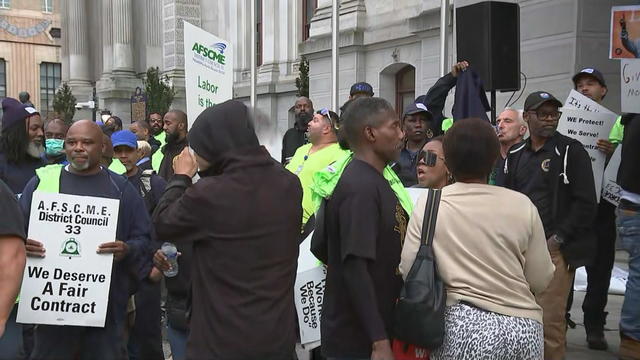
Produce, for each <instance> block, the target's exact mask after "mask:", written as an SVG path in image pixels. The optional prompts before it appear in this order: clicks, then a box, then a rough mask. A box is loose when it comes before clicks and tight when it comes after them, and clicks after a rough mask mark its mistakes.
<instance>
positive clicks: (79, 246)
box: [18, 120, 151, 359]
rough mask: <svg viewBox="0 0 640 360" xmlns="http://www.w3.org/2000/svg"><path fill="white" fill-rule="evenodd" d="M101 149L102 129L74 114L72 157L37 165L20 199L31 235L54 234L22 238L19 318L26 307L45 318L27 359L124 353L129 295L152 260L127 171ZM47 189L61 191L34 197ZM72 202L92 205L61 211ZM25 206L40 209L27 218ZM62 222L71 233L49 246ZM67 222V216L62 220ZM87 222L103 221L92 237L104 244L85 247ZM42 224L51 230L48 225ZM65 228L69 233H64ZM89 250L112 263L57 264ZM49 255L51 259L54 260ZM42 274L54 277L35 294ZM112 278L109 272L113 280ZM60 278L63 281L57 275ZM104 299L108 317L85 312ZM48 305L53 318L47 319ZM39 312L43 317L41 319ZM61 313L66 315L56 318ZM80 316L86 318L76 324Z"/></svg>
mask: <svg viewBox="0 0 640 360" xmlns="http://www.w3.org/2000/svg"><path fill="white" fill-rule="evenodd" d="M102 151H103V137H102V132H101V130H100V128H99V127H98V125H96V124H95V123H93V122H91V121H89V120H81V121H78V122H76V123H75V124H73V125H72V126H71V127H70V128H69V132H68V133H67V137H66V139H65V152H66V154H67V159H68V160H69V165H67V166H65V167H62V166H61V165H50V166H47V167H45V168H42V169H40V170H39V171H38V172H37V173H36V174H37V175H36V176H35V177H34V178H33V179H31V181H29V183H28V184H27V186H26V187H25V190H24V192H23V195H22V197H21V199H20V205H21V207H22V211H23V213H24V215H25V219H26V222H27V227H28V228H29V234H30V235H29V236H30V237H31V234H33V233H36V232H37V233H40V234H43V233H51V238H47V237H46V236H43V238H37V239H28V240H27V255H28V256H29V257H31V259H30V261H29V262H28V266H27V267H28V268H30V269H29V270H28V271H25V276H24V278H25V279H24V282H23V286H22V292H21V294H22V295H21V304H20V306H21V307H20V309H19V311H18V321H20V319H21V318H20V316H21V315H23V319H26V320H24V321H28V322H40V323H41V324H42V325H40V326H38V328H37V329H36V332H35V338H36V341H35V348H34V351H33V354H32V359H126V349H125V343H124V337H123V331H124V328H125V326H124V321H125V316H126V309H127V300H128V298H129V296H130V295H131V294H132V293H133V292H135V288H136V286H137V283H138V282H139V281H140V280H141V279H142V278H144V277H145V276H146V275H147V274H148V273H149V270H150V268H151V250H150V244H149V241H150V240H149V230H150V222H149V217H148V215H147V212H146V210H145V208H144V203H143V201H142V198H141V197H140V195H138V193H137V192H136V190H135V189H134V188H133V186H132V185H131V184H130V183H129V182H127V180H126V179H125V178H124V177H122V176H119V175H116V174H115V173H113V172H111V171H109V170H107V169H105V168H103V167H102V166H101V165H100V158H101V156H102ZM34 192H35V193H34ZM65 194H68V195H65ZM69 195H79V196H69ZM52 196H54V197H56V196H57V197H59V199H60V201H49V202H48V203H47V202H45V201H42V200H41V201H38V202H36V201H35V199H36V198H38V199H47V198H51V197H52ZM32 199H33V200H34V201H33V204H32ZM118 200H119V202H118ZM72 202H76V204H75V205H78V204H80V203H81V202H84V203H87V204H89V205H85V206H82V207H80V206H78V207H76V206H75V205H74V206H73V209H74V210H75V211H74V213H73V214H71V212H70V211H65V210H69V209H65V208H66V207H69V206H71V205H69V206H65V205H67V204H69V203H72ZM32 206H33V208H32ZM96 208H97V209H98V210H96ZM80 209H86V210H80ZM112 210H113V211H112ZM30 214H39V216H38V217H37V218H30ZM115 214H117V224H116V221H114V220H116V219H115V217H116V216H114V215H115ZM97 215H99V216H97ZM71 219H73V220H71ZM43 220H46V221H49V222H48V223H45V222H43ZM61 223H62V226H64V227H63V229H66V230H69V232H67V231H66V230H65V231H64V232H65V237H69V239H68V240H67V241H65V242H64V243H63V246H62V247H61V248H57V246H55V245H51V246H49V245H48V244H52V242H53V239H56V238H59V237H60V235H61V234H59V233H57V230H58V228H60V226H61V225H60V224H61ZM67 223H70V224H69V225H64V224H67ZM90 225H101V226H104V231H102V230H100V232H98V233H96V235H95V236H94V237H99V236H105V237H106V238H105V239H104V242H102V243H101V244H100V242H97V243H96V245H95V246H96V248H95V250H94V248H93V247H92V246H91V247H90V248H89V246H90V245H89V242H90V240H92V239H88V238H87V237H86V236H84V237H83V233H85V232H86V233H88V232H89V231H90V230H91V226H90ZM116 226H117V232H116V235H115V238H109V235H108V234H109V230H111V233H113V232H115V228H116ZM43 227H45V228H44V230H43ZM47 228H50V229H52V230H50V231H48V232H45V231H47ZM69 233H70V234H71V235H66V234H69ZM40 236H42V235H40ZM76 238H77V239H78V240H76ZM93 240H95V239H93ZM84 241H86V242H84ZM98 244H99V245H98ZM85 247H87V248H85ZM94 251H95V252H97V253H98V254H102V255H100V256H99V257H97V258H96V261H97V260H100V261H102V262H105V258H102V256H107V258H106V260H107V262H106V263H107V264H109V266H107V267H111V266H110V262H111V260H109V258H110V257H111V255H112V256H113V267H111V271H108V272H107V274H106V275H105V274H104V273H102V274H100V271H101V270H104V269H96V268H89V267H87V268H86V269H85V268H82V269H80V271H78V272H68V271H63V270H62V268H65V266H67V268H68V267H69V266H70V265H68V264H71V263H72V261H76V263H78V260H75V259H79V258H81V257H87V258H89V257H91V256H92V255H91V253H92V252H94ZM94 256H95V255H94ZM46 258H48V259H46ZM61 258H62V260H61ZM44 260H48V262H47V261H44ZM54 262H55V266H51V265H53V264H54ZM29 264H33V266H29ZM38 264H40V265H42V266H37V265H38ZM47 265H49V266H47ZM105 266H106V265H105ZM39 278H45V279H51V280H52V281H48V282H47V283H46V285H45V286H44V288H43V289H39V290H38V291H39V292H37V293H36V294H35V295H32V293H33V287H34V286H37V284H39V283H40V282H41V279H39ZM109 278H111V279H112V280H113V281H111V283H110V285H109V281H110V279H109ZM60 279H63V280H68V281H67V282H62V281H58V280H60ZM56 281H57V282H56ZM100 283H101V284H102V286H103V289H104V286H107V288H108V299H107V298H106V297H104V298H100V297H98V296H96V295H95V293H94V292H93V289H94V287H95V286H96V284H98V285H99V284H100ZM105 301H107V304H105ZM105 305H106V311H105V315H104V316H105V317H106V318H104V319H102V321H96V322H95V323H94V322H89V321H88V318H89V317H91V318H92V319H93V318H95V316H94V315H95V314H96V313H98V311H99V310H100V309H104V308H105ZM23 307H24V308H23ZM46 310H49V311H46ZM51 313H54V314H55V316H57V317H58V318H57V319H54V321H50V320H46V319H48V317H47V316H49V317H50V316H51ZM74 314H75V317H74ZM38 317H41V318H42V319H45V320H41V321H39V318H38ZM34 318H35V319H36V320H34ZM59 319H64V321H60V322H55V321H56V320H59ZM83 320H84V321H86V322H85V323H86V326H78V323H79V322H80V323H82V321H83ZM98 320H101V319H98ZM44 324H47V325H44ZM51 324H56V325H51ZM100 324H102V326H100ZM58 325H76V326H58Z"/></svg>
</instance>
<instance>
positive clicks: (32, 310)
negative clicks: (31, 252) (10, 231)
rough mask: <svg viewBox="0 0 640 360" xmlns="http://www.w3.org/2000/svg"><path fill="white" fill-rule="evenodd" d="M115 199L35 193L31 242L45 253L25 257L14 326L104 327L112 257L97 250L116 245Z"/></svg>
mask: <svg viewBox="0 0 640 360" xmlns="http://www.w3.org/2000/svg"><path fill="white" fill-rule="evenodd" d="M118 209H119V200H115V199H105V198H96V197H89V196H76V195H67V194H51V193H43V192H40V191H36V192H34V193H33V200H32V205H31V213H30V220H29V238H30V239H34V240H37V241H40V242H41V243H43V244H44V247H45V249H46V251H47V252H46V256H45V257H44V258H33V257H28V258H27V264H26V266H25V269H24V275H23V280H22V288H21V290H20V305H19V307H18V316H17V322H19V323H26V324H48V325H73V326H90V327H104V323H105V317H106V315H107V305H108V299H109V286H110V285H111V267H112V265H113V254H98V253H97V252H96V251H97V249H98V246H99V245H100V244H102V243H105V242H111V241H115V238H116V227H117V222H118Z"/></svg>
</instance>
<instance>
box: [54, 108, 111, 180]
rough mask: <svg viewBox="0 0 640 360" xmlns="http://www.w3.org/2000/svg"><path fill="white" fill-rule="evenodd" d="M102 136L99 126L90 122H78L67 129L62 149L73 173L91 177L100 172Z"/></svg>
mask: <svg viewBox="0 0 640 360" xmlns="http://www.w3.org/2000/svg"><path fill="white" fill-rule="evenodd" d="M103 136H104V135H103V133H102V130H101V129H100V126H98V125H97V124H96V123H94V122H93V121H91V120H80V121H77V122H75V123H74V124H73V125H71V127H69V131H68V132H67V137H66V139H65V142H64V148H65V152H66V153H67V160H69V164H70V165H71V171H72V172H73V173H76V174H79V175H92V174H95V173H97V172H99V171H100V158H101V157H102V152H103V146H104V139H103Z"/></svg>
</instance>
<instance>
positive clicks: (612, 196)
mask: <svg viewBox="0 0 640 360" xmlns="http://www.w3.org/2000/svg"><path fill="white" fill-rule="evenodd" d="M621 159H622V144H620V145H618V147H617V148H616V151H614V152H613V155H611V159H609V164H608V165H607V168H606V169H605V170H604V176H603V177H602V198H603V199H605V200H607V201H608V202H610V203H612V204H613V205H615V206H618V203H620V191H621V190H622V188H621V187H620V185H618V184H617V183H616V180H617V178H618V168H619V167H620V160H621Z"/></svg>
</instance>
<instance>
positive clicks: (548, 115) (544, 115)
mask: <svg viewBox="0 0 640 360" xmlns="http://www.w3.org/2000/svg"><path fill="white" fill-rule="evenodd" d="M529 112H530V113H534V114H536V117H538V119H546V118H550V119H551V120H557V119H560V116H562V111H551V112H542V111H539V110H529Z"/></svg>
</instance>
